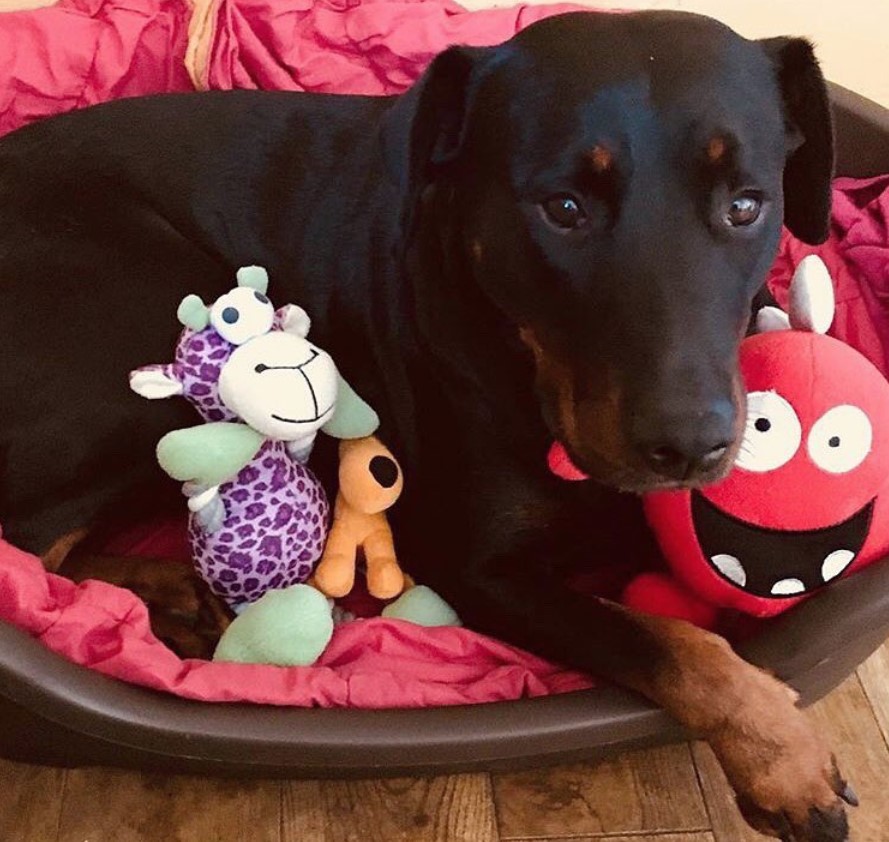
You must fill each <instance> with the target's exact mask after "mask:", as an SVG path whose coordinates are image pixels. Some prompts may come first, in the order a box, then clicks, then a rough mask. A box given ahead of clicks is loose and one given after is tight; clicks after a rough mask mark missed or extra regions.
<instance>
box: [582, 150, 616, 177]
mask: <svg viewBox="0 0 889 842" xmlns="http://www.w3.org/2000/svg"><path fill="white" fill-rule="evenodd" d="M587 157H588V158H589V159H590V161H591V162H592V165H593V171H594V172H596V173H600V174H601V173H604V172H607V171H608V170H609V169H611V167H612V165H613V164H614V153H613V152H611V150H609V149H606V148H605V147H604V146H602V144H601V143H599V144H596V145H595V146H594V147H593V148H592V149H590V151H589V152H588V153H587Z"/></svg>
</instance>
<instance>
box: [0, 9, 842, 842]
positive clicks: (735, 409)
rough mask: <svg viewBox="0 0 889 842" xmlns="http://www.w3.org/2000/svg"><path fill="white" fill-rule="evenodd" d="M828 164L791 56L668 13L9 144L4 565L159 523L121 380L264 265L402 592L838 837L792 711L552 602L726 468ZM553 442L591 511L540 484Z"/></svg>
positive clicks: (636, 631)
mask: <svg viewBox="0 0 889 842" xmlns="http://www.w3.org/2000/svg"><path fill="white" fill-rule="evenodd" d="M831 167H832V153H831V127H830V116H829V110H828V103H827V98H826V93H825V87H824V82H823V79H822V77H821V75H820V72H819V70H818V68H817V65H816V63H815V60H814V58H813V55H812V51H811V48H810V46H809V45H808V44H807V43H806V42H804V41H800V40H793V39H776V40H772V41H766V42H750V41H746V40H743V39H741V38H739V37H738V36H737V35H735V34H734V33H732V32H731V31H730V30H728V29H726V28H725V27H723V26H721V25H719V24H717V23H715V22H713V21H710V20H708V19H705V18H701V17H696V16H688V15H678V14H655V13H645V14H634V15H626V16H622V15H617V16H613V15H596V14H576V15H567V16H563V17H559V18H554V19H550V20H548V21H545V22H542V23H540V24H538V25H535V26H533V27H531V28H529V29H528V30H526V31H525V32H523V33H522V34H520V35H519V36H517V37H516V38H514V39H513V40H511V41H510V42H508V43H507V44H504V45H502V46H499V47H494V48H490V49H461V48H456V49H452V50H449V51H447V52H445V53H444V54H442V55H441V56H439V57H438V58H437V59H436V60H435V61H434V63H433V64H432V66H431V68H430V69H429V71H428V72H427V74H426V75H425V76H424V78H423V79H422V80H421V81H420V83H418V84H417V85H416V86H415V87H414V88H413V90H411V91H410V92H409V93H408V94H406V95H405V96H404V97H402V98H399V99H391V98H364V97H333V96H308V95H297V94H275V93H247V92H243V93H219V94H205V95H197V94H196V95H192V96H174V97H160V98H150V99H142V100H131V101H124V102H120V103H117V104H113V105H109V106H100V107H96V108H93V109H89V110H87V111H84V112H80V113H75V114H70V115H66V116H63V117H60V118H57V119H53V120H48V121H46V122H43V123H40V124H39V125H35V126H31V127H28V128H25V129H23V130H21V131H19V132H16V133H15V134H13V135H11V136H9V137H7V138H5V139H4V140H3V141H2V142H0V342H2V345H3V355H2V360H0V394H3V395H4V401H5V403H4V408H3V413H2V420H0V522H2V523H3V526H4V530H5V533H6V536H7V537H8V538H9V540H11V541H13V542H15V543H18V544H19V545H22V546H24V547H26V548H28V549H30V550H33V551H35V552H38V553H45V552H48V551H50V549H51V548H52V547H53V545H56V544H57V542H58V541H59V540H61V539H63V538H64V537H65V536H67V535H69V534H70V533H71V532H72V531H74V530H77V529H79V528H81V527H84V526H87V525H90V524H91V523H93V522H94V521H96V520H97V519H105V520H106V521H107V520H108V519H110V518H116V517H119V516H121V507H122V506H124V507H126V506H129V507H130V513H131V514H133V513H136V514H138V513H140V512H143V511H144V509H145V508H146V507H147V506H149V505H154V502H153V501H155V500H159V499H160V498H159V497H158V496H155V493H154V492H153V491H152V493H151V494H148V492H146V491H145V489H147V488H148V487H150V486H152V485H153V483H157V482H158V481H159V479H160V477H159V471H158V470H157V469H156V467H155V465H154V460H153V449H154V445H155V443H156V442H157V440H158V438H159V437H160V436H161V435H162V434H163V433H164V432H166V431H167V430H169V429H170V428H172V427H174V426H183V425H188V424H192V423H194V418H193V416H192V415H191V413H190V411H189V410H188V409H187V407H186V406H185V405H184V402H176V401H169V402H164V404H163V405H158V406H146V405H145V403H144V402H143V401H142V400H141V399H140V398H138V397H136V396H135V395H132V394H131V393H130V392H129V391H128V388H127V372H129V371H130V369H133V368H135V367H137V366H139V365H142V364H144V363H146V362H149V361H152V360H157V359H164V358H166V356H167V355H168V353H169V349H170V347H171V346H172V344H173V341H174V338H175V334H176V330H177V325H176V323H175V320H174V319H173V318H172V314H173V312H174V311H175V308H176V305H177V304H178V302H179V300H180V299H181V298H182V297H183V296H184V295H185V294H187V293H191V292H195V293H198V294H201V295H202V296H203V297H204V298H205V299H212V298H214V297H215V296H216V295H218V294H219V293H220V292H221V291H223V290H225V289H227V288H228V287H229V286H230V285H231V283H232V278H233V271H234V269H235V268H236V267H238V266H240V265H243V264H249V263H259V264H262V265H264V266H266V267H268V269H269V272H270V275H271V278H272V281H273V290H274V295H275V298H276V300H279V301H293V302H296V303H299V304H300V305H302V306H303V307H305V308H306V310H307V311H308V312H309V313H310V314H311V315H312V318H313V324H314V327H313V338H314V339H316V341H317V342H318V343H319V344H320V345H321V346H322V347H324V348H327V349H329V350H330V351H331V353H332V354H333V355H334V357H335V359H336V360H337V361H338V363H339V365H340V367H341V368H342V370H343V371H344V373H345V375H346V377H347V378H348V379H349V380H350V381H351V382H352V383H353V384H354V385H355V386H356V388H357V389H358V390H359V391H360V392H361V393H362V394H363V396H364V397H365V398H367V399H368V400H369V401H370V402H371V403H372V404H373V405H374V406H375V407H376V408H377V409H378V411H379V413H380V415H381V417H382V419H383V427H382V430H381V434H382V436H383V438H384V439H385V440H386V441H387V443H388V444H389V445H390V446H391V447H392V449H393V450H394V451H395V452H396V453H397V454H398V455H399V457H400V459H401V460H402V462H403V464H404V469H405V473H406V475H407V477H409V481H408V483H407V491H406V494H405V497H404V500H403V502H402V503H401V504H400V505H399V507H398V523H397V527H396V528H397V535H398V537H399V543H400V548H401V553H402V554H403V556H404V558H405V559H408V563H409V565H410V566H411V568H412V571H413V572H415V573H416V576H417V578H418V579H420V580H422V581H424V582H428V583H429V584H430V585H431V586H432V587H434V588H436V589H438V590H439V591H440V592H441V593H442V594H443V595H444V596H445V597H446V598H448V599H449V600H450V601H451V602H452V603H453V604H454V605H455V606H456V607H457V608H458V610H459V612H460V613H461V615H462V616H463V617H464V619H465V620H466V622H467V623H468V624H469V625H470V626H471V627H474V628H477V629H479V630H483V631H487V632H490V633H493V634H495V635H497V636H498V637H501V638H504V639H507V640H509V641H512V642H513V643H516V644H518V645H521V646H524V647H527V648H529V649H531V650H533V651H536V652H539V653H540V654H542V655H545V656H549V657H551V658H554V659H557V660H560V661H562V662H565V663H568V664H571V665H573V666H575V667H580V668H584V669H587V670H589V671H591V672H594V673H597V674H599V675H605V676H609V677H611V678H613V679H615V680H617V681H619V682H622V683H624V684H625V685H627V686H629V687H632V688H635V689H637V690H639V691H641V692H643V693H645V694H646V695H648V696H649V697H650V698H652V699H654V700H656V701H658V702H659V703H661V704H663V705H664V706H665V707H666V708H667V709H668V710H670V711H671V712H672V713H674V714H675V715H676V716H677V717H678V718H679V719H681V720H682V721H683V722H685V723H686V724H687V725H688V726H690V727H691V728H693V729H695V730H696V731H697V732H699V733H700V734H702V735H703V736H704V737H706V738H708V739H709V740H710V742H711V744H712V745H713V747H714V749H715V750H716V752H717V754H718V755H719V757H720V759H721V761H722V763H723V765H724V767H725V769H726V772H727V773H728V776H729V778H730V780H731V782H732V784H733V785H734V787H735V789H736V790H737V792H738V793H739V800H740V803H741V804H742V808H743V809H744V812H745V815H746V816H747V818H748V820H749V821H751V823H752V824H754V825H755V826H757V827H759V828H761V829H763V830H765V831H767V832H772V833H775V834H778V835H784V836H785V837H786V838H790V837H791V835H792V838H793V839H805V840H816V839H817V840H839V839H844V838H845V835H846V819H845V815H844V813H843V810H842V805H841V804H840V802H839V799H838V795H837V794H838V793H843V792H844V784H843V782H842V781H841V779H840V777H839V775H838V774H837V772H836V770H835V768H834V766H833V764H832V760H831V756H830V754H829V752H828V751H827V750H826V749H825V748H823V747H822V746H821V744H820V741H819V740H818V738H817V737H816V735H815V734H814V733H813V732H812V730H811V729H810V727H809V725H808V724H807V721H806V720H805V719H804V718H803V716H802V715H801V714H800V713H798V712H797V710H796V709H795V707H794V704H793V699H792V696H791V693H790V692H789V691H788V690H787V689H786V688H785V687H784V686H783V685H781V684H779V683H778V682H777V681H775V680H773V679H772V678H770V677H768V676H766V675H765V674H764V673H762V672H760V671H759V670H756V669H754V668H753V667H751V666H749V665H747V664H745V663H744V662H742V661H741V660H740V659H739V658H738V657H737V656H735V655H734V654H733V652H732V651H731V649H730V648H729V647H728V645H727V644H725V643H724V642H723V641H722V640H721V639H719V638H717V637H714V636H713V635H710V634H707V633H705V632H702V631H699V630H695V629H692V628H690V627H688V626H687V625H685V624H682V623H678V622H667V621H662V620H656V619H653V618H647V617H641V616H636V615H633V614H631V613H629V612H626V611H624V610H622V609H620V608H619V607H617V606H615V605H613V604H610V603H608V602H605V601H600V602H593V601H591V600H589V599H586V598H582V597H580V596H578V595H575V594H574V593H573V592H572V591H571V590H569V589H568V588H567V587H566V586H565V585H564V584H563V577H562V575H561V569H560V568H561V567H562V566H563V565H565V564H566V563H572V564H576V563H577V562H578V560H581V561H582V562H583V563H584V564H586V565H588V566H591V565H611V564H615V563H617V559H623V558H628V557H638V556H639V555H640V554H641V553H643V552H647V551H648V550H649V548H648V547H647V546H643V539H642V538H641V537H640V536H641V535H642V534H644V530H642V529H641V528H640V525H639V524H640V522H639V515H638V511H637V507H636V504H635V502H634V500H633V498H632V497H630V496H619V495H618V494H617V492H616V490H617V489H622V490H633V491H639V490H643V489H651V488H655V487H665V486H672V485H677V484H685V485H689V484H699V483H704V482H706V481H708V480H713V479H716V478H718V477H720V476H721V475H722V474H723V473H724V472H725V471H726V470H727V469H728V467H729V465H730V464H731V462H732V460H733V457H734V453H735V450H736V446H737V440H738V437H739V429H740V427H741V426H742V420H743V415H744V407H743V393H742V389H741V388H740V386H739V378H738V371H737V368H736V351H737V346H738V342H739V340H740V338H741V336H742V335H743V334H744V331H745V329H746V326H747V321H748V317H749V311H750V306H751V300H752V299H753V297H754V295H755V294H756V293H757V291H758V290H759V289H760V287H761V285H762V282H763V279H764V276H765V273H766V270H767V269H768V267H769V265H770V262H771V260H772V258H773V256H774V253H775V250H776V245H777V242H778V236H779V231H780V226H781V221H782V218H784V219H785V220H786V222H787V224H788V225H789V227H790V228H791V230H792V231H794V232H795V233H796V234H797V235H799V236H800V237H802V238H803V239H805V240H808V241H810V242H817V241H820V240H822V239H823V238H824V236H825V234H826V228H827V223H828V209H829V180H830V175H831ZM782 179H783V183H782ZM179 403H182V404H183V405H181V406H180V405H177V404H179ZM553 436H556V437H558V438H560V439H561V440H562V441H563V442H564V443H565V444H566V445H567V447H568V449H569V451H570V452H571V454H572V455H573V457H574V459H575V460H576V462H577V463H578V464H579V465H580V466H582V467H583V468H585V469H586V470H587V471H588V472H589V473H591V474H592V475H593V476H594V477H595V478H596V479H597V480H598V481H599V482H598V483H587V484H575V485H569V484H565V483H561V482H559V481H558V480H556V479H553V478H551V477H550V476H549V474H548V472H547V468H546V462H545V454H546V449H547V445H548V443H549V441H550V440H551V437H553ZM160 485H161V486H163V487H164V488H167V489H169V486H170V483H166V482H162V483H160ZM135 491H139V492H140V495H136V494H134V492H135ZM126 501H129V502H128V503H127V502H126ZM133 501H138V502H133ZM149 501H151V502H149ZM134 506H138V507H139V510H138V511H135V510H134V509H133V507H134ZM432 535H434V536H436V539H435V540H434V541H432V540H430V536H432Z"/></svg>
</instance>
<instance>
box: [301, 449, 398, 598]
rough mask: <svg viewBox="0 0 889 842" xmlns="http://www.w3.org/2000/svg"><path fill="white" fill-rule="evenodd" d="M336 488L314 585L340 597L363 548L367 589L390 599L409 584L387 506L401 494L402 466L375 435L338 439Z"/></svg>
mask: <svg viewBox="0 0 889 842" xmlns="http://www.w3.org/2000/svg"><path fill="white" fill-rule="evenodd" d="M339 452H340V467H339V492H338V494H337V498H336V504H335V506H334V513H333V525H332V526H331V528H330V533H329V534H328V536H327V545H326V546H325V548H324V553H323V555H322V556H321V562H320V563H319V565H318V567H317V568H316V570H315V577H314V584H315V586H316V587H317V588H318V589H319V590H320V591H321V592H322V593H324V594H326V595H327V596H329V597H342V596H345V595H346V594H348V593H349V592H350V591H351V590H352V586H353V585H354V584H355V565H356V561H357V556H358V551H359V549H360V550H363V551H364V558H365V562H366V564H367V589H368V591H369V592H370V594H371V595H372V596H375V597H377V599H392V598H393V597H396V596H398V595H399V594H400V593H401V592H402V591H403V590H404V589H405V587H408V586H410V585H411V584H412V582H410V580H409V579H408V577H406V576H405V575H404V573H403V572H402V570H401V567H400V566H399V564H398V560H397V558H396V556H395V545H394V542H393V540H392V530H391V529H390V528H389V523H388V521H387V520H386V510H387V509H389V508H391V507H392V506H393V505H394V503H395V501H396V500H398V498H399V497H400V496H401V490H402V488H403V485H404V482H403V478H402V474H401V468H400V467H399V465H398V462H397V461H396V460H395V457H394V456H393V455H392V453H391V452H390V451H389V449H388V448H387V447H386V446H385V445H383V443H382V442H381V441H380V440H379V439H377V438H376V437H375V436H368V437H367V438H363V439H350V440H345V439H344V440H343V441H342V442H340V451H339Z"/></svg>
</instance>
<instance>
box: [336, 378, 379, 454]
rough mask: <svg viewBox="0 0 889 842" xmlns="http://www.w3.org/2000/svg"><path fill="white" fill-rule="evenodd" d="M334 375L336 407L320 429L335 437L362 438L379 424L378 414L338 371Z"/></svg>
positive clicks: (373, 430) (372, 431)
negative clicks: (335, 378)
mask: <svg viewBox="0 0 889 842" xmlns="http://www.w3.org/2000/svg"><path fill="white" fill-rule="evenodd" d="M336 377H337V390H336V409H334V411H333V416H332V417H331V419H330V421H328V422H327V423H326V424H325V425H324V426H323V427H322V428H321V429H322V430H323V431H324V432H325V433H327V435H329V436H333V438H335V439H363V438H364V437H365V436H369V435H371V433H375V432H376V430H377V428H378V427H379V426H380V416H379V415H377V414H376V412H374V411H373V410H372V409H371V408H370V406H369V405H368V404H367V403H366V402H365V401H364V400H362V399H361V398H360V397H358V394H357V393H356V392H355V390H354V389H353V388H352V387H351V386H350V385H349V384H348V383H346V381H345V380H344V379H343V376H342V375H341V374H340V373H339V372H337V375H336Z"/></svg>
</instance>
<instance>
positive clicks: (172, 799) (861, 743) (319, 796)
mask: <svg viewBox="0 0 889 842" xmlns="http://www.w3.org/2000/svg"><path fill="white" fill-rule="evenodd" d="M811 715H812V716H813V717H814V718H815V720H816V721H817V723H818V725H819V727H820V728H821V729H822V730H823V732H824V733H825V734H826V735H827V737H828V739H829V740H830V742H831V743H832V745H833V747H834V750H835V751H836V754H837V757H838V759H839V763H840V767H841V768H842V770H843V772H844V773H845V774H846V776H847V777H848V778H849V780H850V781H852V782H853V784H854V786H855V789H856V790H857V792H858V795H859V796H860V798H861V807H859V808H858V809H857V810H855V811H853V813H852V827H853V837H852V838H853V839H854V840H855V841H856V842H889V643H887V644H886V645H884V646H883V648H882V649H880V650H879V651H878V652H877V653H876V654H875V655H874V656H873V657H872V658H871V659H870V660H869V661H868V662H867V663H866V664H864V665H863V666H862V667H861V669H860V670H859V671H858V674H857V675H854V676H852V677H851V678H850V679H848V680H847V681H846V682H845V683H844V684H843V685H842V686H841V687H839V688H838V689H837V690H836V691H834V692H833V693H832V694H831V695H830V696H828V697H827V698H826V699H824V700H823V701H822V702H820V703H819V704H817V705H815V706H814V707H813V708H812V709H811ZM594 839H595V840H602V839H605V840H610V842H747V840H757V839H762V837H760V836H758V835H757V834H755V833H753V832H752V831H749V830H747V829H746V828H744V827H743V826H742V825H741V824H740V821H739V819H738V816H737V814H736V812H735V810H734V807H733V804H732V798H731V794H730V793H729V791H728V789H727V787H726V784H725V780H724V778H723V777H722V774H721V772H720V771H719V769H718V768H717V766H716V764H715V762H714V759H713V756H712V755H711V753H710V751H709V749H708V748H707V747H706V746H705V745H701V744H694V745H677V746H670V747H667V748H660V749H654V750H650V751H640V752H634V753H632V754H627V755H625V756H623V757H619V758H617V759H614V760H611V761H607V762H603V763H598V764H575V765H571V766H561V767H557V768H552V769H541V770H536V771H532V772H522V773H516V774H492V775H488V774H471V775H453V776H449V777H438V778H431V779H429V778H427V779H397V780H369V781H360V782H340V781H299V782H277V781H260V782H250V783H240V782H237V781H219V780H214V779H209V778H196V777H185V776H162V775H154V774H151V775H149V774H141V773H138V772H122V771H117V770H109V769H78V770H59V769H49V768H42V767H33V766H26V765H24V764H17V763H10V762H7V761H2V760H0V842H56V840H58V842H142V840H147V841H148V842H155V840H157V842H498V840H504V842H505V840H537V841H538V842H542V840H548V842H557V841H558V842H567V841H568V840H571V842H588V841H589V840H594Z"/></svg>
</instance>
